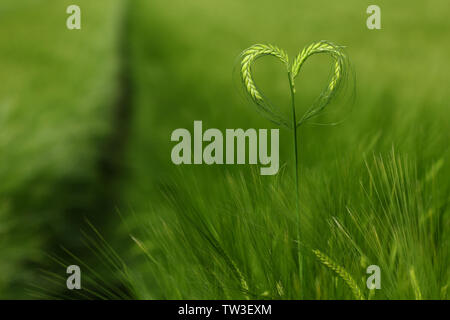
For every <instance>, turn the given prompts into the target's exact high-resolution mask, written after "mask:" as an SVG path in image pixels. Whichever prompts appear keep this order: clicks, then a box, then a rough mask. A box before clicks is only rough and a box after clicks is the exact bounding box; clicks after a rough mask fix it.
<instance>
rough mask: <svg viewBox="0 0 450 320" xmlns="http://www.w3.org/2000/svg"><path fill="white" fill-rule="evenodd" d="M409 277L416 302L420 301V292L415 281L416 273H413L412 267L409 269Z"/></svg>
mask: <svg viewBox="0 0 450 320" xmlns="http://www.w3.org/2000/svg"><path fill="white" fill-rule="evenodd" d="M409 276H410V277H411V283H412V286H413V289H414V295H415V296H416V300H422V299H423V298H422V291H421V290H420V287H419V282H418V281H417V277H416V272H415V271H414V267H411V269H409Z"/></svg>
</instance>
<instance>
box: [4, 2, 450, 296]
mask: <svg viewBox="0 0 450 320" xmlns="http://www.w3.org/2000/svg"><path fill="white" fill-rule="evenodd" d="M26 2H27V4H26V5H25V4H20V5H19V4H17V3H16V2H15V1H3V2H2V4H0V36H1V37H0V39H2V41H1V42H0V79H2V80H3V81H2V84H3V85H2V86H1V87H0V123H1V126H0V160H1V162H0V163H1V165H0V181H1V184H0V221H1V222H0V252H1V256H2V259H1V260H0V297H22V298H27V297H30V296H29V295H28V294H29V293H28V292H29V287H30V281H31V280H30V279H34V280H35V281H34V282H33V286H37V287H38V290H37V293H38V294H39V292H41V293H43V294H45V295H49V296H52V297H53V296H57V297H64V298H73V297H75V298H77V297H82V298H92V297H93V298H136V299H246V298H252V299H361V298H363V299H448V297H449V293H448V290H449V289H448V284H449V275H450V271H449V270H450V268H449V267H448V265H449V262H450V250H449V240H450V239H449V235H448V231H449V228H450V225H449V214H450V206H449V205H450V167H449V161H450V149H449V141H450V131H449V128H450V113H449V109H448V108H449V104H448V101H449V98H450V93H449V92H448V90H447V84H448V83H449V81H450V73H449V72H448V71H449V70H450V61H449V60H448V58H447V56H448V54H447V52H448V51H449V50H450V44H449V42H448V41H446V40H447V38H448V34H450V22H449V20H448V16H447V15H446V8H447V6H448V5H447V4H446V2H445V1H444V0H438V1H433V2H428V3H427V2H423V3H411V2H410V1H406V0H402V1H396V2H395V3H394V2H392V1H386V0H379V1H377V3H376V4H377V5H379V6H380V7H381V10H382V29H381V30H368V29H367V27H366V19H367V14H366V8H367V6H368V5H369V4H372V3H368V2H361V1H356V0H351V1H347V2H345V3H340V2H333V1H330V0H319V1H314V2H307V1H298V0H297V1H294V0H289V1H288V0H283V1H279V2H273V1H266V0H259V1H256V0H249V1H245V2H243V1H237V0H231V1H220V2H217V1H216V2H212V1H206V0H196V1H193V2H190V3H189V4H188V3H187V2H185V1H181V0H174V1H172V2H170V4H169V3H168V2H167V1H162V0H153V1H145V0H133V1H125V0H123V1H121V0H116V1H95V3H92V1H91V2H89V1H87V0H86V1H81V0H77V1H74V2H75V3H77V4H78V5H80V7H81V9H82V17H83V27H82V29H81V30H78V31H69V30H67V29H66V28H65V19H66V17H67V15H66V14H65V8H66V7H67V5H68V4H72V3H71V2H68V1H58V2H56V1H50V0H48V1H44V0H41V1H37V0H36V1H32V0H28V1H26ZM318 40H330V41H332V42H334V43H336V44H339V45H342V46H345V47H346V48H345V52H346V53H347V55H348V57H349V60H350V62H351V70H348V71H349V74H350V75H354V76H352V77H350V78H349V82H348V83H347V84H348V86H347V88H348V90H347V92H346V95H343V96H341V97H339V98H338V99H336V100H335V101H333V102H332V103H331V104H330V105H328V106H327V109H326V112H325V113H324V114H323V115H321V116H320V117H319V118H316V119H314V120H315V121H314V122H315V123H334V122H338V124H337V125H317V124H315V123H312V122H311V123H309V124H307V125H305V126H302V127H301V128H300V131H299V134H298V138H299V144H298V148H299V165H300V167H299V171H300V177H299V181H300V183H299V186H300V191H299V195H300V208H299V209H298V211H297V210H296V200H295V199H296V198H295V191H294V190H295V181H294V154H293V152H292V143H293V141H292V132H291V131H289V130H286V129H280V172H279V173H278V174H277V175H275V176H261V175H260V174H259V168H258V166H251V165H211V166H208V165H181V166H175V165H174V164H173V163H172V161H171V158H170V155H171V149H172V147H173V146H174V142H171V141H170V136H171V133H172V131H173V130H175V129H177V128H187V129H188V130H190V131H191V132H192V130H193V122H194V120H201V121H203V126H204V128H205V129H206V128H219V129H220V130H222V131H223V132H224V131H225V129H227V128H243V129H247V128H257V129H258V128H277V126H276V125H275V124H272V123H271V122H269V121H268V120H267V119H265V118H264V117H263V116H261V115H260V114H259V113H258V112H257V109H256V107H255V106H254V105H252V103H251V102H250V101H248V99H246V98H245V96H244V92H243V86H242V83H241V81H240V79H239V75H238V73H239V72H238V70H239V54H240V53H241V52H242V51H243V50H244V49H246V48H248V47H250V46H251V45H253V44H256V43H269V44H274V45H277V46H279V47H280V48H283V49H285V50H286V51H287V52H288V54H289V56H290V57H294V56H295V55H296V54H297V53H298V52H299V51H300V50H301V49H302V48H303V47H305V46H307V45H309V44H310V43H312V42H314V41H318ZM330 68H331V59H330V58H329V57H326V56H317V57H316V56H315V57H313V58H311V59H309V60H308V61H307V63H306V64H305V66H304V68H303V69H302V70H301V73H300V75H299V77H298V79H297V81H296V90H297V93H296V105H297V111H298V112H299V113H300V114H301V113H302V112H304V111H305V110H306V108H307V107H308V106H309V105H310V104H311V103H312V102H313V101H314V100H315V99H316V98H317V97H318V95H319V94H320V92H321V90H322V89H323V87H324V85H326V84H327V82H326V81H327V79H328V75H329V72H330ZM254 74H255V79H256V82H257V83H258V85H259V87H260V88H261V90H262V91H263V92H264V94H265V95H266V96H267V97H269V98H270V100H271V101H272V102H274V104H276V105H277V106H280V108H281V111H282V112H283V113H286V114H289V113H288V111H289V103H290V96H289V85H288V81H287V77H286V72H285V70H284V69H283V67H282V65H281V64H280V63H278V62H277V61H276V60H275V59H272V58H262V59H261V60H259V61H258V62H257V64H256V66H255V70H254ZM105 163H106V164H105ZM105 167H106V168H105ZM84 217H86V218H87V220H89V221H91V222H92V225H93V226H94V227H93V228H94V230H91V231H90V232H89V231H88V234H92V233H93V234H94V236H93V239H91V238H90V236H86V235H83V234H82V232H80V228H82V229H83V230H90V229H93V228H92V227H90V226H89V224H84V223H83V221H84V220H83V219H84ZM297 219H299V220H297ZM298 226H299V228H300V236H299V237H298V235H297V227H298ZM96 230H99V233H98V234H96V232H95V231H96ZM86 238H87V244H86V243H83V241H82V240H83V239H85V240H86ZM60 246H64V247H66V248H67V249H68V250H69V252H73V253H74V255H72V254H71V253H67V252H65V253H62V254H61V253H60V251H58V248H59V247H60ZM299 248H300V250H298V249H299ZM44 252H47V253H50V254H53V255H56V256H57V257H58V258H57V260H58V261H59V259H61V260H62V263H61V264H62V265H59V264H58V263H56V262H55V261H53V260H52V261H49V260H48V258H47V256H45V255H44ZM3 257H7V258H6V259H3ZM76 257H80V259H81V260H77V259H76ZM68 264H80V266H81V269H82V270H85V271H83V279H85V280H83V281H85V282H84V284H83V288H84V289H83V290H81V292H68V291H67V289H65V278H66V273H65V265H68ZM369 265H378V266H379V267H380V269H381V289H380V290H369V289H368V288H367V287H366V279H367V277H368V274H367V273H366V268H367V267H368V266H369ZM42 269H44V271H42ZM45 270H46V271H45ZM49 272H50V273H49ZM41 273H45V274H46V276H45V277H44V280H42V281H41V280H36V279H37V275H38V274H41ZM39 279H40V278H39ZM36 282H37V283H36ZM58 287H60V288H58ZM39 288H40V289H39ZM32 292H33V294H34V295H32V296H31V297H33V296H35V294H36V289H35V288H34V291H32Z"/></svg>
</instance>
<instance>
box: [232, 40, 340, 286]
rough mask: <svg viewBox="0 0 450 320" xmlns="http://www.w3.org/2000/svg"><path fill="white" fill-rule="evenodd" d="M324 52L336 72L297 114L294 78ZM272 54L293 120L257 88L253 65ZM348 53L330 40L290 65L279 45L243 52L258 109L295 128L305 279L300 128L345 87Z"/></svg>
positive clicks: (257, 46)
mask: <svg viewBox="0 0 450 320" xmlns="http://www.w3.org/2000/svg"><path fill="white" fill-rule="evenodd" d="M319 53H325V54H328V55H330V56H331V57H332V59H333V71H332V74H331V77H330V81H329V83H328V85H327V86H326V87H325V89H324V90H323V91H322V92H321V94H320V96H319V97H318V98H317V99H316V101H315V103H313V105H312V106H310V107H309V108H308V109H307V110H306V112H305V113H304V114H303V115H301V117H298V116H297V114H296V109H295V78H296V77H297V76H298V74H299V72H300V70H301V68H302V66H303V64H304V63H305V61H306V60H308V58H309V57H311V56H313V55H315V54H319ZM267 55H269V56H273V57H275V58H277V59H279V60H280V61H281V62H282V63H283V64H284V65H285V67H286V72H287V75H288V79H289V88H290V92H291V109H292V119H286V118H285V117H284V116H283V115H282V114H281V113H280V112H279V110H278V109H277V108H275V107H274V106H272V105H271V104H270V103H269V102H268V101H267V100H265V99H264V96H263V94H262V93H261V92H260V91H259V90H258V88H257V86H256V85H255V82H254V80H253V76H252V66H253V64H254V63H255V61H256V60H257V59H258V58H261V57H263V56H267ZM347 69H348V60H347V55H346V54H345V52H344V51H343V47H341V46H337V45H335V44H333V43H331V42H328V41H319V42H314V43H312V44H311V45H309V46H308V47H306V48H304V49H303V50H302V52H300V53H299V54H298V55H297V57H296V58H295V59H294V61H293V63H292V65H290V64H289V58H288V56H287V54H286V53H285V52H284V51H283V50H281V49H279V48H278V47H276V46H273V45H270V44H255V45H253V46H251V47H250V48H248V49H246V50H244V51H243V52H242V54H241V70H240V71H241V79H242V82H243V84H244V87H245V91H246V93H247V94H248V96H249V97H250V99H251V100H252V101H253V102H254V103H255V104H256V105H257V107H258V110H259V111H260V112H261V113H263V115H265V116H266V117H267V118H268V119H269V120H271V121H273V122H275V123H276V124H279V125H281V126H284V127H286V128H289V129H292V131H293V138H294V143H293V144H294V158H295V172H294V174H295V189H296V192H295V196H296V216H297V243H298V266H299V277H300V281H301V279H302V264H303V263H302V258H301V253H300V234H301V232H300V220H299V219H300V212H299V208H300V198H299V172H298V171H299V166H298V142H297V128H298V127H300V126H301V125H302V124H304V123H305V122H306V121H308V120H310V119H312V118H313V117H316V116H317V115H319V114H320V113H321V112H322V111H323V110H324V109H325V107H326V106H327V105H328V104H329V102H330V101H331V99H332V98H333V97H334V96H335V95H336V93H337V92H338V90H339V89H340V88H341V87H342V84H343V82H344V79H345V78H346V75H347V72H348V70H347Z"/></svg>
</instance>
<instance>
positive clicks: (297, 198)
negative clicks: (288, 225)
mask: <svg viewBox="0 0 450 320" xmlns="http://www.w3.org/2000/svg"><path fill="white" fill-rule="evenodd" d="M288 78H289V89H290V91H291V107H292V128H293V130H292V132H293V135H294V160H295V166H294V167H295V168H294V170H295V172H294V176H295V214H296V216H297V218H296V229H297V257H298V276H299V280H300V281H302V269H303V268H302V257H301V254H300V196H299V177H298V146H297V145H298V143H297V117H296V112H295V89H294V79H293V78H292V74H291V72H290V71H289V72H288Z"/></svg>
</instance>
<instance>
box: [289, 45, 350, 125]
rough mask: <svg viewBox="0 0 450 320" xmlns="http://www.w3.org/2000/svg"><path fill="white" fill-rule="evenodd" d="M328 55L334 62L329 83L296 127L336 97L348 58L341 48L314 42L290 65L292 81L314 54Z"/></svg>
mask: <svg viewBox="0 0 450 320" xmlns="http://www.w3.org/2000/svg"><path fill="white" fill-rule="evenodd" d="M320 53H323V54H329V55H330V56H331V57H332V58H333V61H334V64H333V72H332V76H331V78H330V81H329V83H328V85H327V86H326V88H325V89H324V90H323V91H322V93H321V94H320V96H319V98H318V99H317V100H316V102H315V103H314V104H313V105H312V106H311V107H310V108H309V109H308V110H307V111H306V113H305V114H304V115H303V116H302V118H301V119H300V120H299V121H298V122H297V126H300V125H301V124H302V123H303V122H305V121H307V120H309V119H311V118H312V117H314V116H316V115H318V114H319V113H320V112H321V111H323V109H325V107H326V106H327V105H328V104H329V102H330V100H331V99H332V98H333V97H334V96H335V95H336V93H337V92H338V91H339V89H340V88H341V85H342V84H343V83H344V79H346V75H347V72H348V66H349V63H348V58H347V55H346V54H345V52H344V51H343V47H341V46H337V45H335V44H333V43H332V42H329V41H324V40H322V41H318V42H314V43H312V44H311V45H309V46H308V47H306V48H304V49H303V50H302V52H300V54H298V56H297V57H296V58H295V60H294V62H293V64H292V73H291V76H292V78H293V80H292V81H294V79H295V78H296V77H297V76H298V74H299V72H300V69H301V68H302V66H303V64H304V63H305V61H306V60H307V59H308V58H310V57H311V56H313V55H315V54H320Z"/></svg>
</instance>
